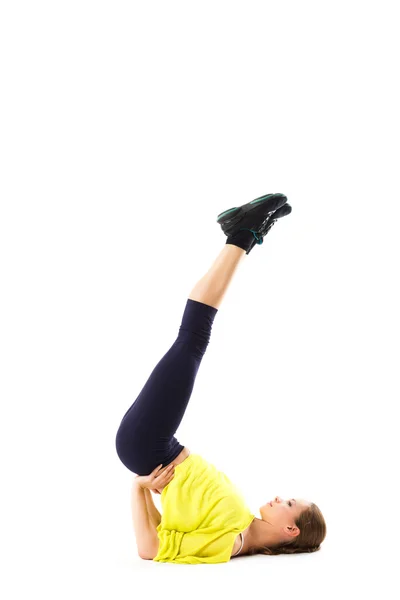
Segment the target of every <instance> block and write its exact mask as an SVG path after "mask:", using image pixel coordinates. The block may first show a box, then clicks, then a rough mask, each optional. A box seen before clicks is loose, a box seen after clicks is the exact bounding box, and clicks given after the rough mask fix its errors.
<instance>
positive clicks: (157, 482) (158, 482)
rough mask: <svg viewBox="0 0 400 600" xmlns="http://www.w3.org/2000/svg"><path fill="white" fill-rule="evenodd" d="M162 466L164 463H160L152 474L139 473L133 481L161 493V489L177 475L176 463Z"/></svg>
mask: <svg viewBox="0 0 400 600" xmlns="http://www.w3.org/2000/svg"><path fill="white" fill-rule="evenodd" d="M161 467H162V464H161V465H158V467H156V468H155V469H154V471H152V473H150V475H137V476H136V477H135V478H134V480H133V483H134V484H136V485H139V486H140V487H141V488H147V489H148V490H152V491H153V492H156V493H158V494H159V493H160V492H159V490H160V489H161V490H162V489H163V488H165V487H166V486H167V485H168V484H169V483H170V481H172V479H173V478H174V477H175V465H172V464H171V465H168V466H167V467H165V468H164V469H161Z"/></svg>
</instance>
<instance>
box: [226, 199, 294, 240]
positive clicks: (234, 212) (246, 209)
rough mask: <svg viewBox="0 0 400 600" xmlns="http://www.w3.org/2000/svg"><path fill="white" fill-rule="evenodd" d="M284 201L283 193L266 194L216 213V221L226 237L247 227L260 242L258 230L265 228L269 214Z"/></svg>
mask: <svg viewBox="0 0 400 600" xmlns="http://www.w3.org/2000/svg"><path fill="white" fill-rule="evenodd" d="M286 202H287V197H286V196H285V195H284V194H266V195H265V196H260V197H259V198H256V199H255V200H252V201H251V202H248V203H247V204H243V205H242V206H239V207H234V208H230V209H229V210H225V211H224V212H222V213H220V214H219V215H218V218H217V223H219V224H220V225H221V229H222V231H223V232H224V233H225V235H226V236H228V237H229V236H232V235H234V234H235V233H237V232H238V231H239V230H241V229H247V230H249V231H251V232H252V234H253V235H254V238H255V240H256V242H258V243H260V244H261V243H262V240H261V241H258V240H259V238H261V237H262V234H260V233H259V232H260V231H261V229H262V228H263V230H266V227H267V226H268V224H269V220H270V216H271V214H272V213H274V212H275V211H276V210H278V209H280V208H281V207H282V206H284V205H285V203H286ZM281 216H283V215H281ZM263 235H265V233H264V234H263Z"/></svg>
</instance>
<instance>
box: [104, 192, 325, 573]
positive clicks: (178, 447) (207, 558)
mask: <svg viewBox="0 0 400 600" xmlns="http://www.w3.org/2000/svg"><path fill="white" fill-rule="evenodd" d="M291 210H292V208H291V206H290V205H289V204H287V198H286V196H284V195H283V194H267V195H266V196H261V197H260V198H256V199H255V200H253V201H251V202H249V203H247V204H244V205H243V206H240V207H235V208H231V209H229V210H226V211H224V212H223V213H221V214H220V215H219V216H218V219H217V222H218V223H219V224H220V225H221V228H222V230H223V232H224V233H225V235H226V236H227V240H226V244H225V246H224V248H223V249H222V251H221V252H220V254H219V255H218V256H217V258H216V260H215V262H214V263H213V265H212V267H211V269H210V270H209V271H208V272H207V273H206V274H205V275H204V277H203V278H202V279H200V281H199V282H198V283H197V284H196V285H195V287H194V288H193V290H192V292H191V294H190V295H189V298H188V299H187V302H186V306H185V310H184V313H183V317H182V322H181V326H180V328H179V334H178V337H177V339H176V340H175V342H174V343H173V345H172V346H171V348H170V349H169V350H168V352H167V353H166V354H165V356H164V357H163V358H162V359H161V360H160V362H159V363H158V364H157V365H156V367H155V368H154V370H153V372H152V373H151V375H150V377H149V379H148V381H147V382H146V384H145V386H144V387H143V389H142V391H141V392H140V394H139V396H138V397H137V399H136V400H135V402H134V403H133V404H132V406H131V407H130V408H129V410H128V411H127V412H126V413H125V415H124V417H123V419H122V422H121V424H120V426H119V429H118V432H117V436H116V449H117V453H118V456H119V458H120V460H121V461H122V463H123V464H124V465H125V466H126V467H127V468H128V469H129V470H130V471H132V472H133V473H135V474H137V477H135V478H134V480H133V485H132V516H133V524H134V528H135V535H136V542H137V546H138V552H139V556H140V557H141V558H143V559H149V560H155V561H158V562H174V563H182V564H185V563H186V564H198V563H219V562H227V561H229V560H230V558H231V557H234V556H241V555H245V554H247V555H249V554H257V553H262V554H282V553H295V552H314V551H316V550H319V548H320V544H321V542H322V541H323V540H324V538H325V535H326V525H325V521H324V518H323V516H322V514H321V511H320V510H319V508H318V507H317V506H316V505H315V504H313V503H312V502H308V501H306V500H302V499H300V498H291V499H286V500H282V499H281V498H279V497H278V496H277V497H276V498H274V500H273V501H271V502H267V503H266V504H264V505H263V506H261V508H260V514H261V519H258V518H257V517H255V515H253V514H252V513H251V512H250V511H249V509H248V507H247V505H246V503H245V501H244V499H243V497H242V495H241V493H240V492H239V490H238V489H237V488H236V487H235V486H234V484H233V483H232V482H231V481H230V480H229V478H228V477H227V476H226V475H225V474H224V473H223V472H221V471H219V470H218V469H217V468H216V467H215V466H214V465H213V464H211V463H209V462H208V461H206V460H205V459H203V458H202V457H201V456H200V455H199V454H193V453H190V450H189V449H188V448H187V447H186V446H183V445H182V444H180V443H179V442H178V440H177V439H176V437H175V436H174V434H175V432H176V431H177V429H178V427H179V424H180V423H181V421H182V418H183V415H184V413H185V410H186V407H187V405H188V402H189V399H190V396H191V393H192V390H193V386H194V382H195V378H196V375H197V372H198V369H199V366H200V363H201V361H202V358H203V356H204V354H205V351H206V349H207V346H208V343H209V341H210V337H211V328H212V325H213V322H214V319H215V316H216V314H217V312H218V309H219V306H220V304H221V302H222V299H223V297H224V295H225V292H226V291H227V289H228V286H229V284H230V282H231V280H232V278H233V275H234V273H235V271H236V269H237V266H238V264H239V263H240V262H241V260H242V258H243V256H244V255H245V254H249V253H250V252H251V250H252V249H253V248H254V246H255V245H256V244H259V245H260V244H262V242H263V238H264V237H265V235H266V234H267V233H268V231H269V230H270V229H271V227H272V225H274V224H275V222H276V220H277V219H278V218H281V217H284V216H286V215H288V214H290V212H291ZM151 492H155V493H161V503H162V508H163V515H162V516H161V515H160V513H159V511H158V510H157V508H156V507H155V505H154V503H153V500H152V496H151Z"/></svg>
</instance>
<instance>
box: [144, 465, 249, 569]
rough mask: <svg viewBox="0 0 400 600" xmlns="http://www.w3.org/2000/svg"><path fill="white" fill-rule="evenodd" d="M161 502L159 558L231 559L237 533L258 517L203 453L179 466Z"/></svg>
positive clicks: (180, 560) (181, 560)
mask: <svg viewBox="0 0 400 600" xmlns="http://www.w3.org/2000/svg"><path fill="white" fill-rule="evenodd" d="M161 504H162V509H163V513H162V517H161V523H160V524H159V526H158V527H157V532H158V538H159V540H160V546H159V549H158V554H157V556H156V557H155V558H154V559H153V560H155V561H158V562H173V563H182V564H191V565H195V564H199V563H221V562H228V561H229V560H230V558H231V554H232V549H233V546H234V543H235V539H236V537H237V536H238V535H239V533H240V532H242V531H244V530H245V529H247V527H248V526H249V525H250V523H251V522H252V521H253V519H254V518H255V515H253V514H252V513H251V512H250V510H249V508H248V507H247V505H246V502H245V501H244V498H243V496H242V494H241V492H240V491H239V490H238V488H237V487H236V486H235V485H234V484H233V483H232V482H231V481H230V479H229V478H228V477H227V476H226V475H225V474H224V473H222V471H219V470H218V469H217V468H216V467H215V466H214V465H213V464H211V463H209V462H208V461H207V460H205V459H204V458H202V457H201V456H200V455H199V454H189V456H188V457H187V458H186V459H185V460H184V461H183V462H182V463H180V464H179V465H176V466H175V476H174V478H173V479H172V480H171V482H170V483H169V484H168V485H167V486H166V487H165V488H164V489H163V491H162V493H161Z"/></svg>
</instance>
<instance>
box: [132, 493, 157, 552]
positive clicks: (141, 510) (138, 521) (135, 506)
mask: <svg viewBox="0 0 400 600" xmlns="http://www.w3.org/2000/svg"><path fill="white" fill-rule="evenodd" d="M131 507H132V520H133V527H134V530H135V536H136V545H137V548H138V553H139V556H140V558H144V559H150V560H152V559H153V558H154V557H155V556H156V555H157V552H158V548H159V544H160V541H159V539H158V535H157V529H156V525H155V524H154V523H153V521H152V520H151V519H150V516H149V513H148V511H147V502H146V496H145V491H144V489H143V488H142V487H140V485H138V484H136V483H133V484H132V494H131Z"/></svg>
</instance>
